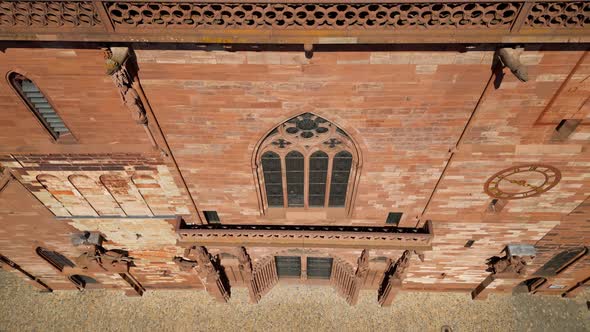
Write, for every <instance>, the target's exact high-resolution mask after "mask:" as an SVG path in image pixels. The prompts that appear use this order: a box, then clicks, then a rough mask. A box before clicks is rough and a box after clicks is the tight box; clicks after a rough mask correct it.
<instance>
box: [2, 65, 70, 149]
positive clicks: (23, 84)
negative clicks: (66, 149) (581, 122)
mask: <svg viewBox="0 0 590 332" xmlns="http://www.w3.org/2000/svg"><path fill="white" fill-rule="evenodd" d="M9 79H10V82H11V84H12V85H13V86H14V88H15V89H16V90H17V91H18V94H19V95H20V97H21V99H23V101H24V102H25V104H27V106H28V108H29V109H30V110H31V112H33V113H34V114H35V116H36V117H37V119H39V121H40V122H41V123H42V124H43V126H44V127H45V129H47V131H48V132H49V133H50V134H51V136H53V138H54V139H58V138H59V137H61V136H63V135H66V134H69V133H70V130H69V129H68V127H66V125H65V123H64V122H63V120H62V119H61V117H60V116H59V115H58V114H57V112H55V109H54V108H53V106H52V105H51V104H50V103H49V101H48V100H47V98H46V97H45V95H44V94H43V92H41V90H40V89H39V87H37V85H36V84H35V83H33V81H31V80H29V79H28V78H26V77H24V76H22V75H20V74H17V73H12V74H11V75H10V76H9Z"/></svg>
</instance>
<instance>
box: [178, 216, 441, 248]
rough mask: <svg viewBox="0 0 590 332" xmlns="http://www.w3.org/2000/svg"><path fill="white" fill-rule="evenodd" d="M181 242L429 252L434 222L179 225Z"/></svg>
mask: <svg viewBox="0 0 590 332" xmlns="http://www.w3.org/2000/svg"><path fill="white" fill-rule="evenodd" d="M177 232H178V235H179V237H180V239H179V243H180V244H186V245H195V244H196V245H200V246H211V245H224V246H263V247H316V248H321V247H330V248H393V249H408V250H411V249H413V250H429V249H430V248H431V246H432V245H431V242H432V237H433V231H432V222H431V221H430V220H429V221H427V222H426V224H425V225H424V227H422V228H405V227H367V226H293V225H189V224H186V223H184V222H183V221H180V222H179V227H178V230H177Z"/></svg>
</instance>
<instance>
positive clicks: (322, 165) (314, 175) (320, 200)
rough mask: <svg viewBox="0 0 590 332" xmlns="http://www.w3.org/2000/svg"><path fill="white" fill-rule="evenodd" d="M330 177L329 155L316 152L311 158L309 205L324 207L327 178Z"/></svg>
mask: <svg viewBox="0 0 590 332" xmlns="http://www.w3.org/2000/svg"><path fill="white" fill-rule="evenodd" d="M327 178H328V155H327V154H326V153H324V152H322V151H317V152H314V153H313V154H312V155H311V157H310V158H309V206H311V207H324V203H325V200H326V179H327Z"/></svg>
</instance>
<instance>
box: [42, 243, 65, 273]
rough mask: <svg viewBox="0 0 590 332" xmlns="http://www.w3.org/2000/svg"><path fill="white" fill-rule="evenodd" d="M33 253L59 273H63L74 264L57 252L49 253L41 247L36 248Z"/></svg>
mask: <svg viewBox="0 0 590 332" xmlns="http://www.w3.org/2000/svg"><path fill="white" fill-rule="evenodd" d="M35 251H36V252H37V255H39V256H40V257H41V258H43V259H44V260H46V261H47V262H48V263H49V264H51V265H53V266H54V267H55V268H56V269H58V270H60V271H63V269H64V268H65V267H66V266H67V267H74V263H72V261H71V260H69V259H68V258H67V257H65V256H64V255H62V254H60V253H59V252H57V251H51V250H47V249H45V248H41V247H37V249H36V250H35Z"/></svg>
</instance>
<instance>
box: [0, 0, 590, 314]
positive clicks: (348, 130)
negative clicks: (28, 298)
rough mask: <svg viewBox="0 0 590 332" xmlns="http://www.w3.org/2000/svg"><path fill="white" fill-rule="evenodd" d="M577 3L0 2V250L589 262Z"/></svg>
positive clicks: (443, 270)
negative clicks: (0, 75)
mask: <svg viewBox="0 0 590 332" xmlns="http://www.w3.org/2000/svg"><path fill="white" fill-rule="evenodd" d="M589 25H590V4H589V3H587V2H585V1H528V0H527V1H524V0H518V1H497V0H488V1H459V0H457V1H455V0H449V1H446V0H445V1H434V0H432V1H418V0H416V1H405V0H404V1H398V2H395V3H393V2H387V1H367V3H356V2H355V3H350V2H333V1H330V0H325V1H321V2H319V3H313V4H312V3H307V2H306V1H293V2H285V3H283V2H270V1H260V2H255V3H249V2H247V1H234V2H227V3H225V2H220V1H216V0H211V1H204V2H191V1H173V0H170V1H168V2H161V1H111V0H96V1H32V2H31V1H8V2H3V3H1V4H0V51H1V52H0V73H1V74H2V75H3V76H2V77H4V79H2V80H0V142H1V144H0V170H1V173H0V267H2V268H3V269H7V270H10V271H13V272H14V273H17V274H19V275H21V276H22V277H23V279H24V280H26V281H27V282H29V283H30V284H31V285H33V286H35V287H37V288H39V290H40V291H46V292H51V291H53V290H72V291H74V290H91V289H120V290H122V291H124V292H126V293H127V294H128V295H138V296H141V295H142V294H144V293H145V292H146V291H149V290H156V289H186V290H187V291H191V290H203V291H206V292H208V293H209V294H210V295H211V296H213V297H214V298H215V299H217V300H219V301H227V300H228V299H229V298H230V297H231V290H232V288H233V287H245V288H247V289H248V290H249V294H250V300H251V302H253V303H256V302H258V301H260V300H261V299H263V298H264V295H265V294H266V293H267V292H269V291H270V290H271V289H272V287H273V286H275V285H276V284H278V283H303V284H317V285H325V286H327V287H334V288H335V290H336V291H337V292H338V293H339V294H340V295H341V296H343V297H344V298H345V299H346V301H347V302H348V303H350V304H351V305H354V304H355V303H356V301H357V299H358V294H359V291H360V290H372V291H374V292H375V301H377V302H378V303H379V304H380V305H382V306H387V305H390V304H391V303H392V302H393V301H394V300H395V296H396V294H397V293H398V292H400V291H403V290H414V291H460V292H469V293H471V295H472V297H473V298H474V299H485V297H486V296H487V295H488V294H489V293H493V292H511V293H522V292H525V293H532V294H536V293H538V294H553V295H556V296H564V297H570V296H575V295H576V294H577V293H578V292H580V291H581V290H583V289H584V287H586V286H587V285H588V283H587V281H588V279H590V258H589V256H588V246H589V245H590V199H588V197H589V195H590V126H589V124H590V103H589V102H588V100H589V99H590V56H588V50H589V46H588V45H589V44H588V42H590V30H589V29H590V28H589Z"/></svg>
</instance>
